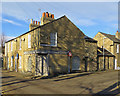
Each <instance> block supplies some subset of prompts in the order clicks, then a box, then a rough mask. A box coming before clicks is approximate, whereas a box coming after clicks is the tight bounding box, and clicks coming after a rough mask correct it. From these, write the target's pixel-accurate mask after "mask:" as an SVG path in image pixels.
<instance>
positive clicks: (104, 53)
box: [103, 37, 106, 70]
mask: <svg viewBox="0 0 120 96" xmlns="http://www.w3.org/2000/svg"><path fill="white" fill-rule="evenodd" d="M104 39H106V37H103V68H104V70H105V50H104Z"/></svg>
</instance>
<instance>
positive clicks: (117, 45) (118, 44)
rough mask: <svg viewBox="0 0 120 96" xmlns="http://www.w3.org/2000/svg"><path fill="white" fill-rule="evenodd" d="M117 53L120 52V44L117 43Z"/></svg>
mask: <svg viewBox="0 0 120 96" xmlns="http://www.w3.org/2000/svg"><path fill="white" fill-rule="evenodd" d="M117 53H119V44H117Z"/></svg>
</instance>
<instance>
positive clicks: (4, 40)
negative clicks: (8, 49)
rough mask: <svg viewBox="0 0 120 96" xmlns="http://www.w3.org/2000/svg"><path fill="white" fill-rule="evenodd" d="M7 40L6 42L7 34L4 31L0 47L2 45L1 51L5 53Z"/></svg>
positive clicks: (0, 39)
mask: <svg viewBox="0 0 120 96" xmlns="http://www.w3.org/2000/svg"><path fill="white" fill-rule="evenodd" d="M5 42H6V38H5V34H4V33H3V32H2V33H1V35H0V47H1V53H2V54H4V50H5Z"/></svg>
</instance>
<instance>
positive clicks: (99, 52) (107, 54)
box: [97, 47, 114, 57]
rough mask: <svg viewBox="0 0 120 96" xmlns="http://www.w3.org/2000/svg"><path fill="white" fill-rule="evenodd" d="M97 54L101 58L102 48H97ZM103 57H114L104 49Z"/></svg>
mask: <svg viewBox="0 0 120 96" xmlns="http://www.w3.org/2000/svg"><path fill="white" fill-rule="evenodd" d="M97 54H98V56H103V48H100V47H97ZM104 55H105V56H109V57H114V55H113V54H112V53H111V52H109V51H108V50H106V49H104Z"/></svg>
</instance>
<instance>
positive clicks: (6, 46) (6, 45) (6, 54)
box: [5, 43, 8, 56]
mask: <svg viewBox="0 0 120 96" xmlns="http://www.w3.org/2000/svg"><path fill="white" fill-rule="evenodd" d="M7 51H8V49H7V43H5V56H7Z"/></svg>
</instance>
